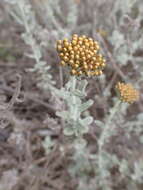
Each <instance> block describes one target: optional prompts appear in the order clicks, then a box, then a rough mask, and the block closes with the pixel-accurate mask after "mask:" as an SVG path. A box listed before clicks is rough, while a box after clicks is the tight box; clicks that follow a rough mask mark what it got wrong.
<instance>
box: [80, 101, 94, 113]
mask: <svg viewBox="0 0 143 190" xmlns="http://www.w3.org/2000/svg"><path fill="white" fill-rule="evenodd" d="M92 104H93V100H88V101H87V102H85V103H83V104H82V105H81V106H79V108H78V109H79V111H80V112H83V111H85V110H87V109H88V108H89V107H90V106H91V105H92Z"/></svg>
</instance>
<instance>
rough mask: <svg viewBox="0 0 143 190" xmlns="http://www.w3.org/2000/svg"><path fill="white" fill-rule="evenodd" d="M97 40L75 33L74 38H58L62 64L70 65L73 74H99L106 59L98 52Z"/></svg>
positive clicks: (58, 49)
mask: <svg viewBox="0 0 143 190" xmlns="http://www.w3.org/2000/svg"><path fill="white" fill-rule="evenodd" d="M99 49H100V47H99V44H98V42H97V41H94V40H93V39H92V38H88V37H86V36H85V35H82V36H78V35H77V34H74V35H73V36H72V39H71V40H70V41H69V40H68V39H64V40H58V42H57V51H58V53H59V56H60V58H61V62H60V64H61V65H62V66H66V65H67V66H69V68H70V71H71V74H72V75H78V76H79V75H85V76H97V75H101V74H102V71H103V69H104V67H105V59H104V58H103V56H102V55H101V54H99V53H98V51H99Z"/></svg>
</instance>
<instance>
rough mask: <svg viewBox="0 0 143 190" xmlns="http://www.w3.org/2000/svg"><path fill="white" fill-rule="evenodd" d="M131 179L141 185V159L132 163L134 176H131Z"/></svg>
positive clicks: (142, 165) (142, 182)
mask: <svg viewBox="0 0 143 190" xmlns="http://www.w3.org/2000/svg"><path fill="white" fill-rule="evenodd" d="M131 177H132V179H133V180H134V181H136V182H138V183H140V184H143V159H142V158H140V160H138V161H136V162H135V163H134V174H132V176H131Z"/></svg>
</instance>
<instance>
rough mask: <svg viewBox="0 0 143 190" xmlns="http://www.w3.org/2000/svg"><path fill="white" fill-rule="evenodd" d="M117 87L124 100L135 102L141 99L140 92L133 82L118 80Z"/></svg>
mask: <svg viewBox="0 0 143 190" xmlns="http://www.w3.org/2000/svg"><path fill="white" fill-rule="evenodd" d="M115 88H116V90H117V92H118V94H119V98H120V99H121V101H123V102H127V103H133V102H135V101H137V100H138V99H139V92H138V91H137V90H136V89H134V87H133V86H132V85H131V84H125V83H121V82H118V83H117V85H116V86H115Z"/></svg>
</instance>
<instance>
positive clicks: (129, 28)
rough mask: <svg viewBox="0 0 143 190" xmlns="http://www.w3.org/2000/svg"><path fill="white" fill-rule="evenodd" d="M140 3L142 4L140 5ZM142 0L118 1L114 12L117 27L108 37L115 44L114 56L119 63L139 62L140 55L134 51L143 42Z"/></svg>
mask: <svg viewBox="0 0 143 190" xmlns="http://www.w3.org/2000/svg"><path fill="white" fill-rule="evenodd" d="M139 4H140V6H138V5H139ZM142 8H143V4H142V2H141V1H140V0H139V1H136V0H127V1H126V2H125V1H124V0H121V1H116V2H115V3H114V8H113V12H112V14H114V15H115V22H116V27H115V30H113V31H112V35H111V36H110V37H109V38H108V39H109V40H110V42H111V44H112V45H113V46H114V52H113V56H114V58H115V59H116V60H117V61H118V63H119V64H121V65H122V66H123V65H126V64H127V62H128V61H132V62H133V63H136V64H138V63H139V62H140V58H139V57H135V56H134V53H135V52H136V51H137V50H139V49H140V48H141V44H142V43H143V38H142V31H141V30H140V24H139V23H140V22H141V20H142V15H143V12H142Z"/></svg>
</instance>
